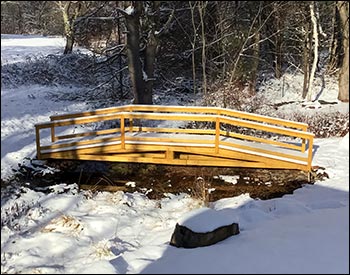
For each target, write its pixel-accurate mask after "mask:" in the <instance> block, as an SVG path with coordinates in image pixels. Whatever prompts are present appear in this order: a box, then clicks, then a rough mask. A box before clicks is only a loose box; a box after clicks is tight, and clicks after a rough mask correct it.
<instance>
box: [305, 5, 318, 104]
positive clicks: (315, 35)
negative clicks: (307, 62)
mask: <svg viewBox="0 0 350 275" xmlns="http://www.w3.org/2000/svg"><path fill="white" fill-rule="evenodd" d="M309 7H310V17H311V23H312V37H313V54H314V56H313V62H312V67H311V72H310V76H309V83H308V86H307V100H308V101H311V100H312V88H313V81H314V77H315V72H316V66H317V62H318V43H319V41H318V23H317V18H316V15H315V2H314V1H312V2H311V3H310V5H309Z"/></svg>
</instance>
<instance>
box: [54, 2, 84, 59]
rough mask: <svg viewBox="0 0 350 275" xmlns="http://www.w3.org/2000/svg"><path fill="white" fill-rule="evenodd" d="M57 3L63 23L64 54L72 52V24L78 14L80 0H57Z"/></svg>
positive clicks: (80, 5)
mask: <svg viewBox="0 0 350 275" xmlns="http://www.w3.org/2000/svg"><path fill="white" fill-rule="evenodd" d="M57 5H58V7H59V9H60V10H61V12H62V17H63V23H64V35H65V37H66V46H65V48H64V52H63V53H64V54H69V53H72V51H73V45H74V24H75V20H76V19H77V17H78V16H79V13H80V10H81V7H82V1H57Z"/></svg>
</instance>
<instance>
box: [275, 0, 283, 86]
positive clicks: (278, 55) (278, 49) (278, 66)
mask: <svg viewBox="0 0 350 275" xmlns="http://www.w3.org/2000/svg"><path fill="white" fill-rule="evenodd" d="M273 10H274V21H275V22H274V23H275V31H276V35H275V77H276V78H277V79H280V78H281V76H282V62H283V60H282V42H283V38H282V34H281V32H280V31H281V29H282V22H281V21H282V18H281V15H280V12H279V7H278V4H277V3H274V4H273Z"/></svg>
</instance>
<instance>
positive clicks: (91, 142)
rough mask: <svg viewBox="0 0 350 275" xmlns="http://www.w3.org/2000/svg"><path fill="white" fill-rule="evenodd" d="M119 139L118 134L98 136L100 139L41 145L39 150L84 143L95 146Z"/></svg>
mask: <svg viewBox="0 0 350 275" xmlns="http://www.w3.org/2000/svg"><path fill="white" fill-rule="evenodd" d="M120 139H121V138H120V136H119V137H113V138H111V137H107V138H100V139H93V140H82V141H73V142H66V143H59V144H51V145H46V146H41V147H40V149H41V150H51V149H58V148H66V147H78V146H85V145H92V144H95V145H96V146H98V145H99V144H102V143H107V142H115V141H120Z"/></svg>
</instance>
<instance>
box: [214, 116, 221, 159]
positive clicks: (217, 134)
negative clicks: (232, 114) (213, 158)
mask: <svg viewBox="0 0 350 275" xmlns="http://www.w3.org/2000/svg"><path fill="white" fill-rule="evenodd" d="M219 141H220V117H219V116H217V117H216V118H215V154H218V153H219Z"/></svg>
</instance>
